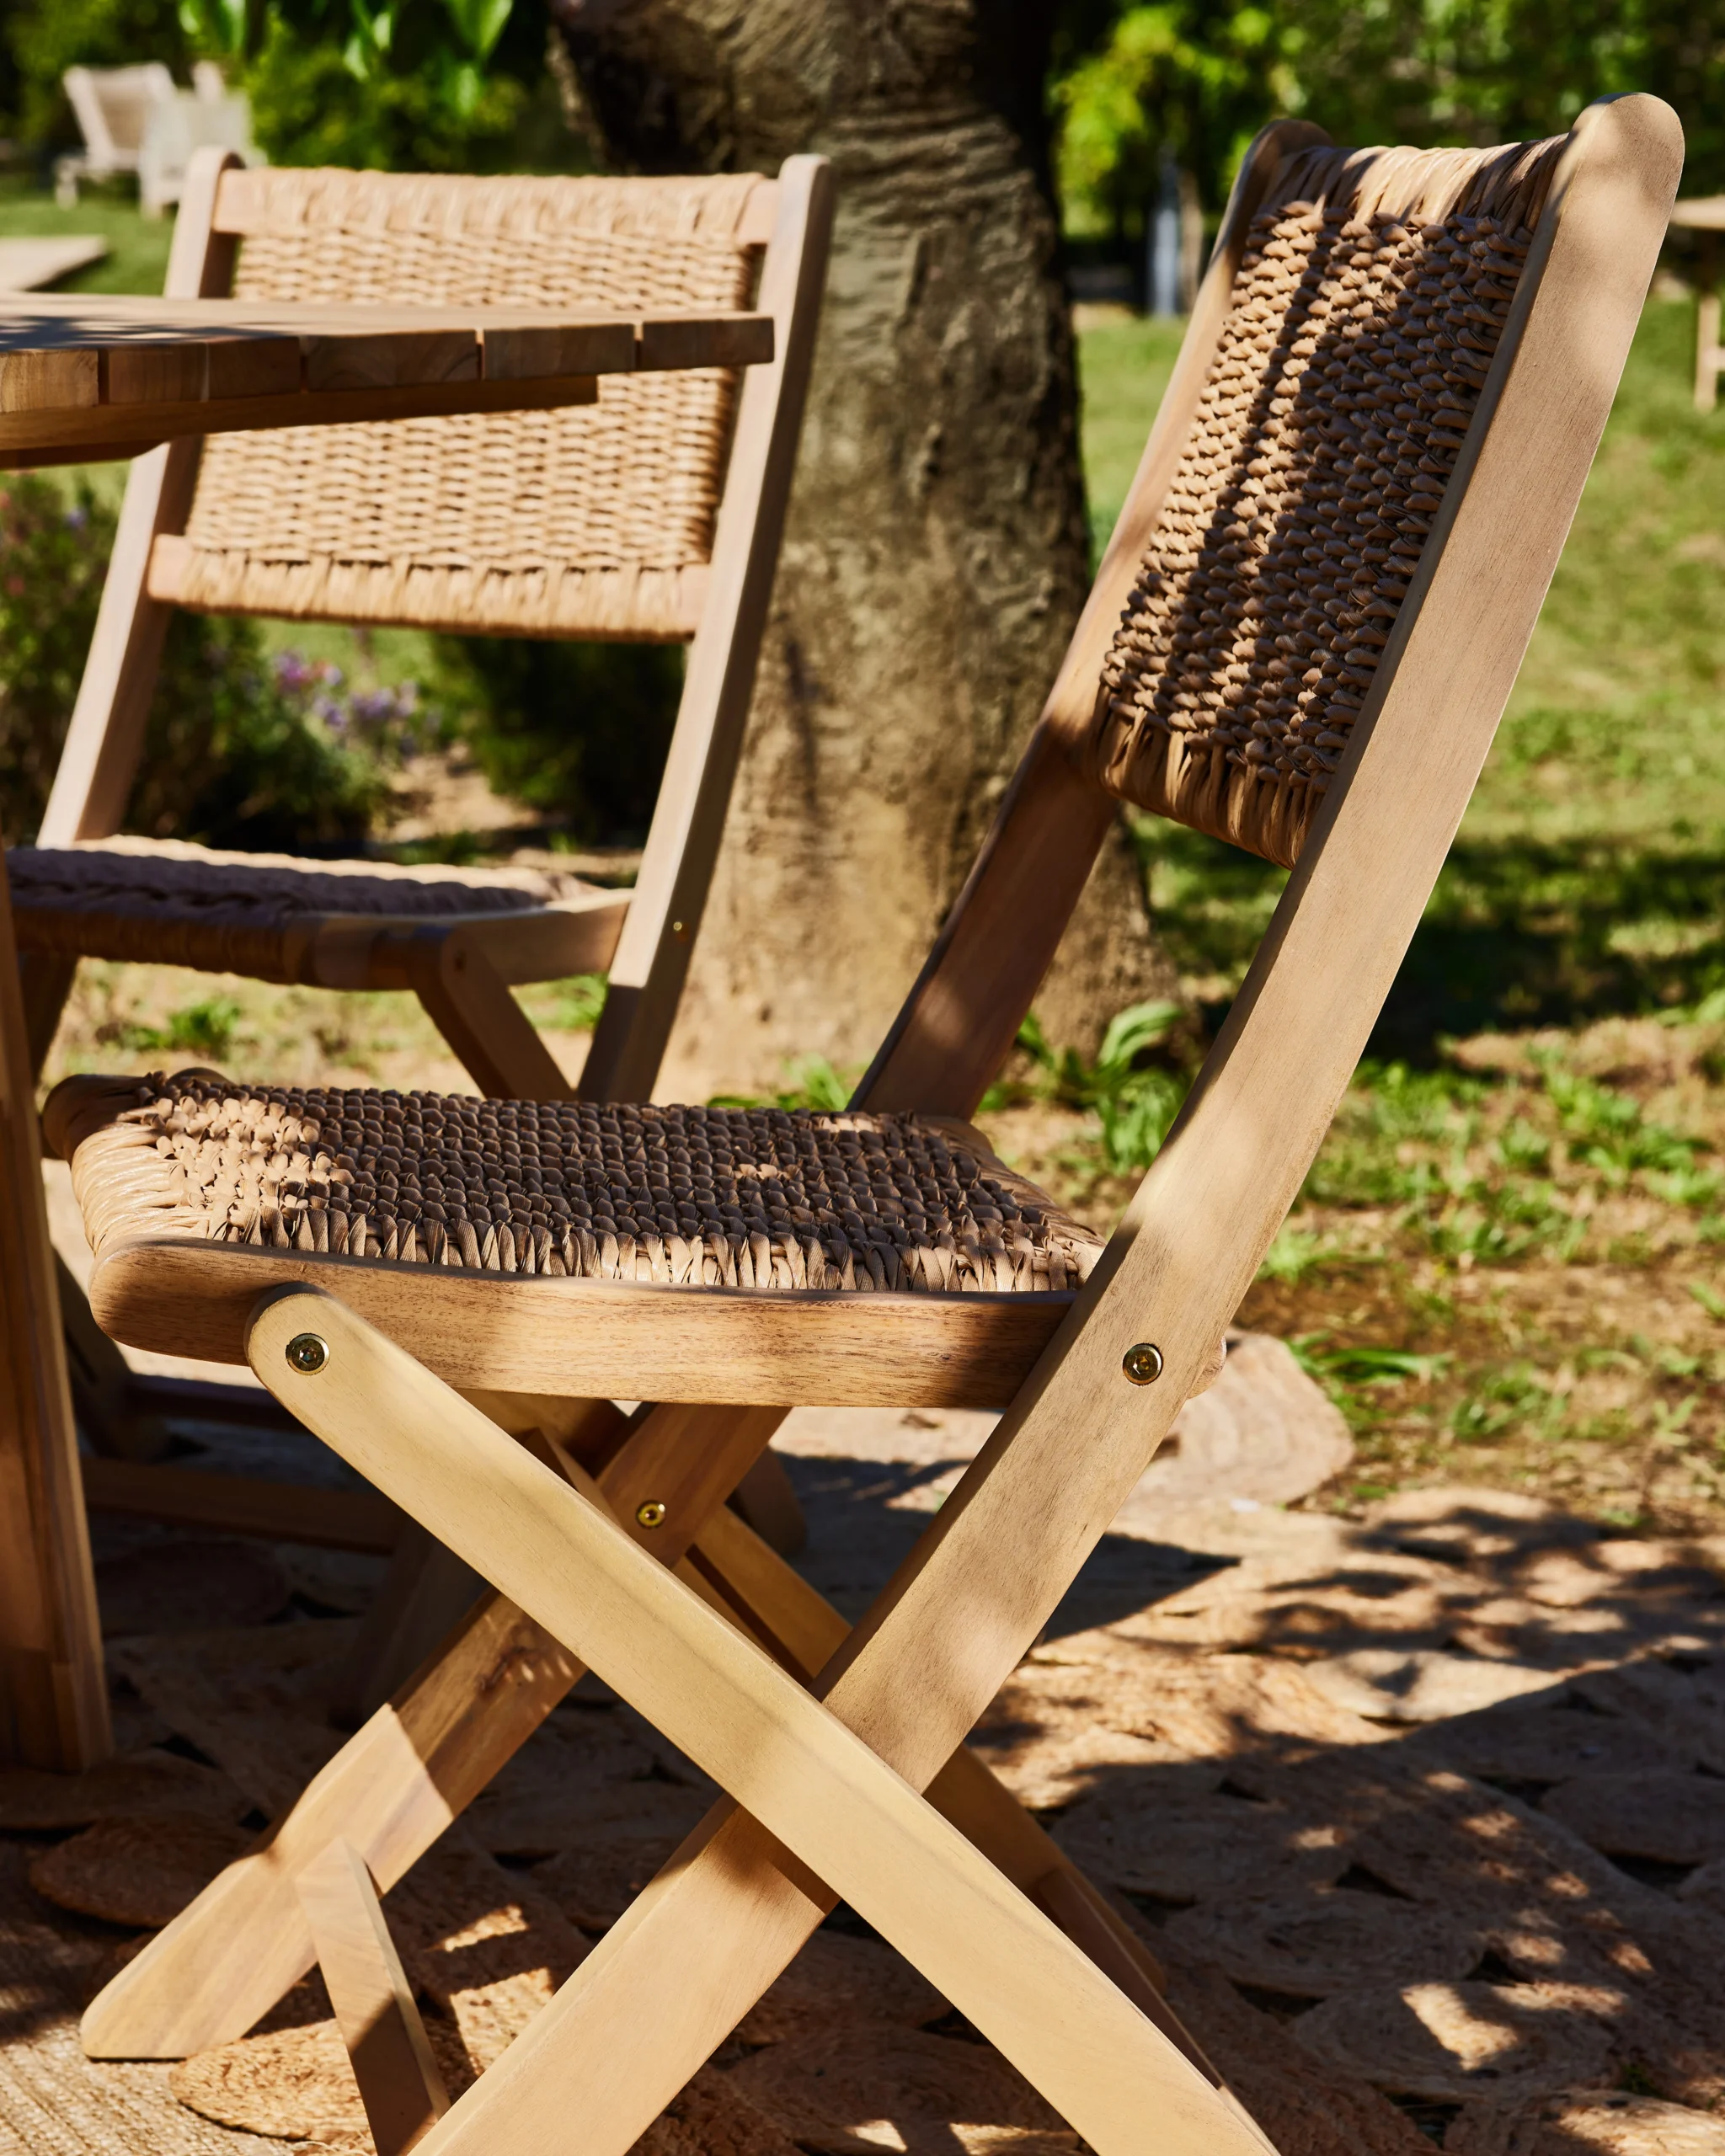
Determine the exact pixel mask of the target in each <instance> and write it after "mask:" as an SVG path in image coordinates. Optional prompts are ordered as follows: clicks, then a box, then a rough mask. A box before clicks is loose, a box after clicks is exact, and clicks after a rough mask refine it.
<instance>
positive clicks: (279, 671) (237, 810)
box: [0, 476, 403, 851]
mask: <svg viewBox="0 0 1725 2156" xmlns="http://www.w3.org/2000/svg"><path fill="white" fill-rule="evenodd" d="M114 526H115V513H114V511H113V510H112V509H110V508H109V507H108V506H107V505H106V504H102V503H99V502H98V501H97V500H96V499H95V498H94V497H93V495H92V494H91V493H90V492H89V490H88V488H83V489H81V490H80V491H79V492H78V493H77V494H76V495H75V496H73V497H72V499H70V500H68V499H67V495H66V494H65V493H64V492H63V491H62V489H61V488H59V487H58V486H56V485H54V484H52V483H50V482H49V481H46V480H44V479H39V478H29V477H27V476H26V477H19V478H8V480H6V481H5V482H4V483H3V485H0V829H3V830H4V832H5V834H6V836H7V837H8V839H9V840H14V841H15V840H19V839H24V838H26V837H28V836H29V835H33V834H34V832H35V829H36V826H37V825H38V824H39V823H40V819H41V814H42V809H43V807H44V805H45V803H46V800H47V797H48V788H49V786H50V784H51V781H52V778H53V775H54V769H55V766H56V764H57V763H58V761H59V759H60V751H61V744H63V742H64V740H65V738H66V728H67V723H68V721H69V720H70V718H71V716H72V703H73V702H74V700H75V698H76V696H77V686H78V681H79V680H80V678H81V676H82V675H83V664H84V656H85V654H86V653H87V651H88V648H89V642H90V636H91V633H92V632H93V629H94V627H95V620H96V610H97V607H98V606H99V603H100V600H101V595H102V584H103V579H104V577H105V575H106V574H107V567H108V556H109V552H110V550H111V548H112V546H113V542H114ZM331 688H332V684H331V683H330V681H329V680H328V676H327V672H326V671H320V670H315V669H306V668H304V667H303V666H302V664H300V663H299V662H296V661H294V660H292V659H284V660H282V661H280V662H278V663H276V664H271V662H270V659H268V658H267V657H266V655H265V654H264V645H263V641H262V638H261V637H260V635H259V631H258V628H257V627H256V625H255V623H254V622H248V621H243V620H238V619H235V618H232V617H229V616H200V615H193V614H176V615H175V616H174V620H173V622H171V623H170V625H169V627H168V638H167V643H166V646H165V648H164V650H163V659H162V670H161V674H160V676H159V678H158V682H157V687H156V695H155V698H154V701H153V702H152V706H151V712H150V720H149V724H148V728H147V732H146V736H145V744H144V754H143V759H142V764H141V766H140V769H139V773H138V778H137V782H136V785H135V787H133V790H132V796H131V803H130V804H129V809H128V814H127V819H126V821H127V825H128V828H129V829H131V830H137V831H142V832H143V833H144V834H146V835H148V836H152V837H168V836H170V835H171V836H174V837H177V838H190V839H197V840H200V841H204V842H206V843H207V844H211V845H215V846H239V847H251V848H262V849H272V848H273V849H291V850H296V851H305V850H306V849H307V848H308V847H312V848H323V849H325V850H329V849H333V848H335V847H338V846H353V845H355V844H356V843H357V842H358V841H360V839H362V838H363V837H364V835H365V833H366V827H367V825H368V824H369V821H370V819H371V814H372V812H373V810H374V809H375V808H376V807H377V804H378V803H379V801H380V800H381V798H382V794H383V791H384V782H383V778H382V771H381V770H380V768H379V765H380V761H381V758H382V750H381V747H380V742H381V739H382V736H383V734H385V732H386V730H387V728H386V716H385V714H384V713H383V712H382V710H381V709H376V708H373V707H374V706H375V705H376V704H377V699H375V698H373V699H371V700H369V701H368V700H367V699H365V698H345V699H343V698H339V697H335V696H332V695H331V693H330V691H331ZM389 695H390V696H391V698H392V702H391V707H390V714H389V717H390V720H391V722H392V723H396V722H399V721H400V720H401V718H402V717H403V713H402V712H401V710H400V708H399V704H400V701H401V692H399V691H393V692H389Z"/></svg>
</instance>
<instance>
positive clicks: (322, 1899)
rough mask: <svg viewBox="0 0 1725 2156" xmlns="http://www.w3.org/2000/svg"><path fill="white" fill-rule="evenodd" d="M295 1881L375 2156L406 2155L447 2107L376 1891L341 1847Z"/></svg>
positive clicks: (357, 1860) (351, 1852) (350, 1851)
mask: <svg viewBox="0 0 1725 2156" xmlns="http://www.w3.org/2000/svg"><path fill="white" fill-rule="evenodd" d="M296 1884H297V1887H298V1891H299V1898H300V1907H301V1908H302V1909H303V1910H304V1912H305V1917H306V1922H307V1925H308V1926H309V1927H310V1929H311V1934H312V1941H313V1943H314V1944H315V1945H316V1947H317V1950H318V1967H319V1968H320V1969H321V1970H322V1971H323V1982H324V1984H325V1987H326V1988H327V1989H328V1993H329V2004H331V2005H332V2006H333V2007H334V2009H335V2021H336V2026H337V2027H338V2028H339V2030H340V2031H341V2040H342V2041H343V2043H344V2044H345V2045H346V2047H347V2055H348V2057H349V2058H350V2061H351V2062H352V2064H353V2069H354V2079H355V2081H357V2082H358V2083H359V2084H360V2100H361V2101H362V2102H363V2103H364V2105H365V2106H366V2123H367V2124H368V2125H369V2126H370V2127H371V2138H372V2140H373V2141H374V2142H375V2143H377V2156H405V2152H406V2151H407V2150H408V2149H409V2148H413V2147H414V2145H415V2144H416V2143H419V2142H420V2141H422V2140H423V2139H424V2138H425V2135H426V2134H427V2133H428V2132H430V2129H431V2127H432V2126H433V2125H434V2124H435V2122H436V2121H437V2120H439V2119H441V2117H442V2116H443V2114H444V2113H445V2112H446V2111H447V2110H448V2109H449V2094H448V2091H447V2090H446V2089H445V2087H444V2085H443V2076H442V2074H441V2073H440V2072H439V2071H438V2066H437V2062H436V2060H435V2058H434V2057H432V2055H431V2045H430V2039H429V2038H428V2037H427V2036H426V2034H425V2023H424V2022H423V2021H422V2020H420V2018H419V2007H418V2006H417V2005H416V2004H415V2003H414V1993H413V1988H412V1986H411V1985H410V1984H409V1983H408V1980H407V1974H406V1972H405V1971H404V1970H403V1967H402V1965H401V1956H400V1955H399V1954H398V1953H397V1952H396V1951H395V1942H394V1940H393V1939H392V1938H391V1937H390V1935H389V1926H388V1924H387V1923H386V1922H385V1921H384V1916H383V1910H382V1905H381V1904H380V1903H379V1902H378V1899H377V1887H375V1886H374V1885H373V1884H372V1881H371V1873H370V1872H369V1871H367V1870H366V1862H365V1859H364V1858H363V1857H362V1856H361V1855H360V1853H359V1851H358V1850H357V1849H355V1848H354V1846H353V1844H351V1843H350V1842H344V1841H333V1842H331V1843H330V1844H329V1845H328V1848H327V1849H323V1851H322V1852H321V1853H320V1854H318V1855H317V1856H316V1857H314V1858H313V1859H312V1861H311V1862H310V1863H309V1864H308V1865H307V1866H306V1868H305V1870H303V1871H302V1872H301V1874H300V1876H299V1878H298V1881H297V1882H296Z"/></svg>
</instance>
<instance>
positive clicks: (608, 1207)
mask: <svg viewBox="0 0 1725 2156" xmlns="http://www.w3.org/2000/svg"><path fill="white" fill-rule="evenodd" d="M66 1097H67V1098H68V1099H70V1100H71V1101H72V1106H71V1107H70V1109H69V1111H68V1113H67V1117H66V1118H64V1119H63V1120H64V1128H63V1129H62V1118H61V1116H60V1115H59V1114H57V1113H56V1111H55V1110H54V1108H53V1107H51V1109H50V1118H51V1128H52V1129H54V1131H55V1133H56V1142H57V1143H60V1144H61V1146H62V1150H66V1151H67V1152H68V1153H69V1154H70V1155H71V1158H72V1183H73V1187H74V1188H75V1189H76V1191H77V1196H78V1200H79V1203H80V1204H81V1205H82V1207H83V1217H84V1225H85V1229H86V1231H87V1233H88V1235H89V1238H90V1241H91V1242H92V1243H93V1246H95V1249H96V1251H97V1253H98V1255H100V1254H101V1253H102V1251H104V1248H105V1247H106V1246H108V1245H109V1244H110V1243H112V1242H115V1241H129V1240H131V1239H133V1238H135V1237H139V1236H145V1235H147V1236H150V1237H152V1238H155V1237H160V1236H182V1237H185V1238H187V1239H190V1240H198V1241H214V1242H232V1243H249V1244H253V1245H259V1246H264V1247H266V1248H274V1249H294V1250H301V1251H318V1252H327V1253H328V1254H329V1255H330V1256H332V1257H367V1258H379V1259H382V1260H385V1261H386V1262H394V1263H398V1264H406V1265H414V1264H418V1265H434V1266H435V1265H449V1266H465V1267H470V1268H478V1269H480V1270H483V1271H487V1272H497V1273H537V1274H550V1275H553V1276H558V1275H564V1276H568V1275H576V1276H579V1277H580V1278H586V1279H595V1280H637V1281H641V1282H647V1283H657V1284H658V1285H660V1286H661V1287H687V1288H700V1287H709V1288H719V1287H723V1288H752V1289H757V1290H758V1289H864V1290H868V1289H894V1290H899V1291H910V1292H932V1293H937V1294H939V1293H953V1292H957V1291H963V1290H982V1291H985V1292H990V1293H994V1294H1006V1293H1012V1292H1019V1293H1027V1294H1028V1293H1038V1292H1049V1291H1054V1292H1065V1291H1070V1290H1071V1289H1076V1287H1077V1285H1078V1283H1080V1282H1081V1280H1082V1279H1083V1278H1084V1277H1085V1275H1086V1274H1087V1273H1088V1272H1089V1270H1090V1268H1091V1267H1092V1264H1093V1263H1094V1262H1095V1260H1096V1257H1097V1254H1098V1252H1099V1251H1100V1250H1101V1248H1102V1241H1101V1238H1100V1237H1099V1236H1097V1235H1094V1234H1092V1232H1091V1230H1088V1229H1087V1228H1082V1227H1080V1226H1079V1225H1077V1223H1076V1222H1075V1221H1072V1220H1070V1219H1067V1218H1066V1217H1065V1214H1063V1213H1061V1212H1060V1209H1059V1208H1058V1207H1057V1206H1055V1203H1054V1202H1053V1201H1052V1200H1051V1199H1050V1198H1047V1197H1046V1196H1045V1195H1044V1193H1042V1192H1041V1191H1039V1189H1038V1188H1037V1187H1036V1186H1035V1185H1034V1184H1033V1183H1029V1182H1025V1181H1024V1180H1023V1178H1022V1177H1017V1176H1015V1175H1013V1174H1012V1171H1010V1170H1009V1169H1007V1167H1006V1166H1004V1165H1003V1164H1002V1163H1001V1161H997V1160H996V1159H995V1158H994V1156H993V1155H991V1153H989V1152H988V1150H987V1149H986V1147H985V1145H983V1144H982V1143H981V1141H980V1139H978V1138H977V1137H976V1135H975V1134H974V1133H973V1132H971V1131H969V1129H968V1127H967V1126H966V1125H964V1124H959V1123H943V1122H940V1121H937V1120H935V1119H932V1118H929V1119H922V1118H916V1117H911V1116H902V1115H848V1114H847V1115H810V1114H807V1113H802V1112H800V1111H799V1112H797V1113H790V1112H788V1111H786V1110H783V1109H765V1108H750V1109H740V1108H739V1109H727V1108H698V1107H592V1106H589V1105H587V1104H585V1103H581V1104H577V1103H575V1102H568V1101H558V1102H531V1101H479V1100H475V1099H473V1098H471V1097H466V1096H462V1095H454V1094H437V1093H421V1092H413V1093H408V1094H402V1093H395V1092H377V1091H370V1090H355V1091H334V1090H324V1089H323V1088H321V1087H306V1088H303V1089H301V1088H287V1087H272V1088H270V1089H268V1090H267V1091H264V1090H254V1089H252V1088H250V1087H248V1086H239V1085H234V1084H231V1083H229V1082H227V1081H225V1080H216V1079H214V1078H212V1077H210V1076H208V1075H203V1074H199V1073H195V1072H183V1073H182V1074H181V1075H179V1077H177V1078H173V1079H163V1078H161V1077H159V1076H158V1077H154V1078H150V1079H147V1080H144V1081H126V1080H122V1081H115V1083H114V1084H113V1085H112V1086H110V1087H108V1088H105V1089H101V1090H93V1089H92V1088H91V1086H90V1081H88V1080H84V1081H79V1080H73V1081H70V1083H69V1087H68V1092H67V1096H66Z"/></svg>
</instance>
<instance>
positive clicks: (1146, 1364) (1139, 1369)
mask: <svg viewBox="0 0 1725 2156" xmlns="http://www.w3.org/2000/svg"><path fill="white" fill-rule="evenodd" d="M1120 1368H1121V1369H1123V1370H1124V1372H1125V1373H1126V1374H1127V1376H1128V1377H1129V1378H1130V1379H1131V1380H1132V1382H1133V1384H1134V1385H1154V1384H1155V1383H1156V1380H1157V1379H1158V1378H1159V1377H1160V1376H1161V1375H1162V1349H1161V1348H1158V1347H1156V1345H1155V1343H1154V1342H1151V1341H1148V1340H1140V1342H1139V1343H1138V1345H1137V1346H1136V1347H1135V1348H1128V1349H1127V1350H1126V1352H1125V1353H1124V1355H1123V1356H1122V1357H1121V1358H1120Z"/></svg>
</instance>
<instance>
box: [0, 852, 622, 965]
mask: <svg viewBox="0 0 1725 2156" xmlns="http://www.w3.org/2000/svg"><path fill="white" fill-rule="evenodd" d="M6 870H7V874H8V877H9V878H10V879H11V883H12V903H13V911H14V915H15V921H16V926H17V931H18V943H19V949H20V950H23V951H39V952H45V953H52V954H53V955H55V956H56V957H60V958H107V959H110V960H115V961H119V962H126V961H133V960H135V961H136V962H138V963H142V964H149V965H168V966H195V967H198V968H199V969H201V970H203V971H205V972H208V973H236V974H247V975H248V976H249V977H250V978H252V979H254V980H291V979H296V978H297V977H298V974H297V963H296V947H303V944H304V941H305V938H304V935H303V932H302V933H301V934H300V935H299V936H298V937H295V935H294V931H296V930H299V931H304V929H305V928H306V927H307V926H308V925H309V924H311V923H313V922H315V921H318V919H320V918H323V917H325V916H328V915H333V914H348V915H377V916H379V917H382V918H389V917H397V918H398V917H402V916H409V917H412V918H414V919H419V918H424V919H426V920H451V919H454V918H456V917H457V916H460V915H470V914H497V913H521V912H528V911H531V910H532V909H533V908H535V907H537V906H543V905H553V904H554V903H555V902H556V901H557V900H558V899H571V898H574V897H577V896H579V894H582V893H583V892H589V891H591V890H592V889H594V886H592V885H591V884H589V883H583V882H582V881H581V880H580V878H579V877H576V876H569V875H564V874H563V873H561V872H559V871H557V870H551V869H539V868H446V867H419V868H399V867H395V866H393V864H392V863H388V862H374V861H330V862H315V861H301V860H298V859H296V858H295V857H294V856H292V855H291V854H284V853H218V852H216V851H212V850H210V849H206V848H205V847H202V846H187V845H184V844H182V843H181V842H180V841H177V840H173V839H137V838H124V837H121V838H112V839H103V840H100V841H97V842H95V843H93V844H91V845H88V846H64V847H61V846H53V847H46V846H44V847H39V846H19V847H16V848H14V849H13V851H12V852H10V853H8V856H7V857H6Z"/></svg>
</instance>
